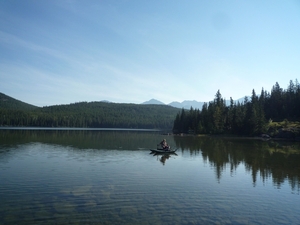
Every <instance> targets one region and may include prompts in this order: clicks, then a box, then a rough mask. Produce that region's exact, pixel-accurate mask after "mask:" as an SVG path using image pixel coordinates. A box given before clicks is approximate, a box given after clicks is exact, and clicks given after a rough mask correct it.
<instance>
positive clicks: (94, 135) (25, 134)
mask: <svg viewBox="0 0 300 225" xmlns="http://www.w3.org/2000/svg"><path fill="white" fill-rule="evenodd" d="M0 137H1V139H0V144H1V141H3V142H5V144H6V145H7V144H11V145H16V144H23V143H28V142H42V143H46V144H56V145H62V146H72V147H74V148H78V149H127V150H131V149H133V150H136V149H138V148H146V149H148V148H151V147H152V146H153V144H154V145H155V146H156V143H157V142H158V140H159V139H158V133H157V132H140V131H101V130H92V131H91V130H0ZM159 138H161V137H159ZM168 143H169V144H170V145H171V146H173V141H172V138H171V136H169V137H168Z"/></svg>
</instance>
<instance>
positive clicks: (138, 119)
mask: <svg viewBox="0 0 300 225" xmlns="http://www.w3.org/2000/svg"><path fill="white" fill-rule="evenodd" d="M177 113H178V109H177V108H174V107H171V106H165V105H137V104H121V103H105V102H80V103H74V104H70V105H57V106H48V107H42V108H39V107H37V108H34V109H33V110H20V109H6V108H0V126H32V127H90V128H136V129H138V128H139V129H156V128H157V129H169V130H171V129H172V127H173V122H174V119H175V117H176V114H177Z"/></svg>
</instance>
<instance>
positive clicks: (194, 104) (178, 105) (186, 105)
mask: <svg viewBox="0 0 300 225" xmlns="http://www.w3.org/2000/svg"><path fill="white" fill-rule="evenodd" d="M249 98H250V97H249ZM234 102H235V103H237V102H240V103H242V102H244V97H243V98H239V99H237V100H234ZM204 103H205V102H198V101H196V100H184V101H183V102H176V101H175V102H171V103H169V104H168V105H169V106H173V107H175V108H180V109H182V108H184V109H190V108H191V107H193V109H200V110H201V109H202V106H203V104H204ZM207 103H208V102H207ZM142 104H152V105H165V104H164V103H163V102H161V101H158V100H156V99H151V100H149V101H146V102H143V103H142ZM226 105H230V100H226Z"/></svg>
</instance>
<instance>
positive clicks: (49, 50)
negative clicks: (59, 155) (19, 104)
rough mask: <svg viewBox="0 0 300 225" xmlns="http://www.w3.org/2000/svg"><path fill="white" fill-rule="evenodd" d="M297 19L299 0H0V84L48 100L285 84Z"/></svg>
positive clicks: (296, 54)
mask: <svg viewBox="0 0 300 225" xmlns="http://www.w3.org/2000/svg"><path fill="white" fill-rule="evenodd" d="M299 28H300V1H299V0H287V1H282V0H264V1H261V0H251V1H246V0H236V1H231V0H227V1H225V0H219V1H216V0H205V1H204V0H202V1H200V0H188V1H183V0H180V1H176V0H151V1H146V0H103V1H100V0H97V1H92V0H87V1H77V0H66V1H63V0H57V1H56V0H53V1H38V0H24V1H19V0H10V1H1V2H0V79H1V82H0V92H2V93H4V94H7V95H9V96H11V97H14V98H17V99H20V100H22V101H24V102H27V103H30V104H34V105H37V106H46V105H56V104H69V103H74V102H80V101H101V100H108V101H112V102H118V103H123V102H124V103H142V102H145V101H147V100H149V99H152V98H154V99H157V100H160V101H162V102H164V103H166V104H168V103H170V102H172V101H179V102H181V101H183V100H196V101H210V100H212V99H213V98H214V96H215V94H216V92H217V91H218V90H220V92H221V94H222V96H223V97H224V98H226V99H227V100H229V99H230V97H232V98H233V99H238V98H241V97H244V96H245V95H251V92H252V89H254V90H255V91H256V93H257V94H259V93H260V91H261V89H262V88H264V89H265V90H267V91H271V88H272V86H273V85H274V84H275V83H276V82H278V83H279V85H280V86H281V87H282V88H284V89H286V87H287V85H288V84H289V81H290V80H293V81H294V80H295V79H298V78H299V74H300V29H299ZM298 80H299V79H298Z"/></svg>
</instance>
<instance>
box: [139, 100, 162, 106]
mask: <svg viewBox="0 0 300 225" xmlns="http://www.w3.org/2000/svg"><path fill="white" fill-rule="evenodd" d="M142 104H148V105H165V103H163V102H161V101H158V100H156V99H154V98H152V99H150V100H149V101H146V102H143V103H142Z"/></svg>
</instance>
